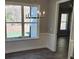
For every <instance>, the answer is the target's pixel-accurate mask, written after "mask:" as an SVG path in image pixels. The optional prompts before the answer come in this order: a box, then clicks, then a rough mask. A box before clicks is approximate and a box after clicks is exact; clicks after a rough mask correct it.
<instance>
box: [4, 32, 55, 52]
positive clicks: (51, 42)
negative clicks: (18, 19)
mask: <svg viewBox="0 0 79 59" xmlns="http://www.w3.org/2000/svg"><path fill="white" fill-rule="evenodd" d="M38 48H48V49H50V50H51V51H53V52H55V51H56V38H55V35H54V34H50V33H41V34H40V38H39V39H34V40H23V41H13V42H12V41H9V42H6V43H5V53H11V52H17V51H23V50H31V49H38Z"/></svg>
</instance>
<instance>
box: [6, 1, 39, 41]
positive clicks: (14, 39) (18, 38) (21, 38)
mask: <svg viewBox="0 0 79 59" xmlns="http://www.w3.org/2000/svg"><path fill="white" fill-rule="evenodd" d="M5 5H20V6H21V15H22V16H21V17H22V18H21V19H22V21H21V22H19V23H21V24H22V26H21V27H22V28H21V30H22V31H21V32H22V36H21V37H12V38H7V31H6V23H7V22H6V21H5V39H6V40H5V41H16V40H27V39H38V38H39V28H40V26H39V23H40V21H39V20H40V16H38V17H37V18H35V19H38V20H37V22H36V23H37V37H35V38H32V37H26V36H24V23H33V22H24V6H37V7H38V9H39V11H40V5H37V4H26V3H17V2H6V4H5ZM10 23H11V22H10ZM12 23H18V22H12Z"/></svg>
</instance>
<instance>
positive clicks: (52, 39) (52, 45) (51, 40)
mask: <svg viewBox="0 0 79 59" xmlns="http://www.w3.org/2000/svg"><path fill="white" fill-rule="evenodd" d="M47 48H48V49H50V50H51V51H53V52H55V51H56V36H55V34H50V33H49V34H48V40H47Z"/></svg>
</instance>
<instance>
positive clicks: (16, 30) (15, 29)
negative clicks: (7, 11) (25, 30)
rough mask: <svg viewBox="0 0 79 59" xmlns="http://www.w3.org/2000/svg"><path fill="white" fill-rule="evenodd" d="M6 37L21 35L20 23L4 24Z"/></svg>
mask: <svg viewBox="0 0 79 59" xmlns="http://www.w3.org/2000/svg"><path fill="white" fill-rule="evenodd" d="M6 28H7V29H6V30H7V38H12V37H20V36H22V32H21V31H22V30H21V24H20V23H18V24H17V23H8V24H6Z"/></svg>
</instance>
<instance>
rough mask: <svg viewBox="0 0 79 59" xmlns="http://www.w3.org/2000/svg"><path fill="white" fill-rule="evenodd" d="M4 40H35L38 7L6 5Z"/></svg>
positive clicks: (36, 35)
mask: <svg viewBox="0 0 79 59" xmlns="http://www.w3.org/2000/svg"><path fill="white" fill-rule="evenodd" d="M5 11H6V13H5V14H6V15H5V17H6V19H5V21H6V38H37V37H38V32H39V31H38V25H39V14H38V13H37V12H38V11H39V7H38V6H33V5H27V6H26V5H24V6H23V5H6V6H5Z"/></svg>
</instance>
